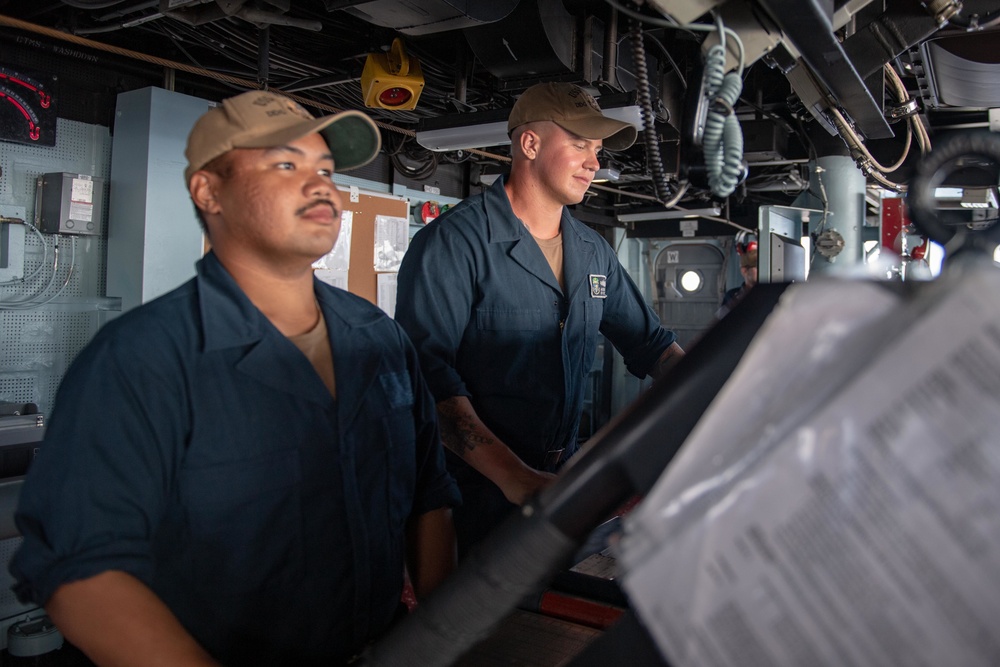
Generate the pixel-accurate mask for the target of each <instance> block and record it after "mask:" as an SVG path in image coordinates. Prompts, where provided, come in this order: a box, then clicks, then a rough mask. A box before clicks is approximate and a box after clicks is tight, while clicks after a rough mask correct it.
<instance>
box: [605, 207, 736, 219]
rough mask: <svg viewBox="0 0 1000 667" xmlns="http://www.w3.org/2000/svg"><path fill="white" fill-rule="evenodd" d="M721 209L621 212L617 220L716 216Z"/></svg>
mask: <svg viewBox="0 0 1000 667" xmlns="http://www.w3.org/2000/svg"><path fill="white" fill-rule="evenodd" d="M720 213H722V209H721V208H720V207H718V206H712V207H710V208H672V209H664V210H662V211H648V212H646V213H623V214H622V215H619V216H618V222H651V221H656V220H676V219H677V218H700V217H702V216H709V217H713V218H715V217H718V216H719V214H720Z"/></svg>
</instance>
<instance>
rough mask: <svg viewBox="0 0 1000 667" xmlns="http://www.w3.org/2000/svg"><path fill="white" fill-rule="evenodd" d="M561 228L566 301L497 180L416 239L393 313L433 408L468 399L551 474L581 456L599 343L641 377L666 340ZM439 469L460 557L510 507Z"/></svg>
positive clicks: (606, 267) (467, 479)
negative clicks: (454, 500) (457, 498)
mask: <svg viewBox="0 0 1000 667" xmlns="http://www.w3.org/2000/svg"><path fill="white" fill-rule="evenodd" d="M561 227H562V239H563V256H564V278H565V284H566V291H565V292H564V291H563V290H562V289H561V288H560V286H559V284H558V282H556V278H555V276H554V274H553V272H552V269H551V268H550V267H549V264H548V263H547V262H546V259H545V257H544V255H543V254H542V251H541V250H540V248H539V246H538V244H537V243H535V241H534V240H533V239H532V237H531V235H530V233H529V232H528V230H527V229H526V228H525V226H524V225H523V224H522V223H521V221H520V220H519V219H518V218H517V217H516V216H515V215H514V213H513V211H512V210H511V205H510V202H509V201H508V198H507V195H506V193H505V191H504V181H503V179H502V178H501V179H497V181H496V182H495V183H494V184H493V185H492V186H491V187H490V188H489V189H488V190H486V191H485V192H484V193H483V194H482V195H479V196H475V197H471V198H469V199H467V200H465V201H463V202H462V203H460V204H459V205H458V206H456V207H454V208H452V209H450V210H449V211H448V212H447V213H445V214H444V215H442V216H441V217H439V218H437V219H436V220H434V221H433V222H432V223H430V224H429V225H428V226H427V227H425V228H424V229H421V230H420V231H419V232H417V234H416V236H415V237H414V238H413V242H412V244H411V246H410V248H409V249H408V250H407V254H406V256H405V257H404V259H403V264H402V266H401V267H400V272H399V280H398V290H399V291H398V296H397V305H396V320H397V321H398V322H399V323H400V324H401V325H402V326H403V327H404V328H405V329H406V331H407V333H408V334H409V335H410V338H411V339H412V340H413V342H414V344H415V345H416V347H417V351H418V353H419V355H420V363H421V368H422V369H423V371H424V376H425V378H426V380H427V383H428V386H430V388H431V392H432V393H433V394H434V398H435V400H437V401H439V402H440V401H442V400H445V399H447V398H449V397H453V396H467V397H469V399H470V401H471V402H472V405H473V407H474V408H475V411H476V413H477V414H478V415H479V417H480V418H481V419H482V420H483V422H484V423H485V424H486V426H488V427H489V428H490V430H492V431H493V433H495V434H496V435H497V436H498V437H499V438H500V440H501V441H502V442H503V443H505V444H506V445H507V446H508V447H510V449H511V450H512V451H513V452H514V453H515V454H516V455H517V456H518V457H520V458H521V460H523V461H524V462H525V463H526V464H528V465H529V466H531V467H533V468H536V469H539V470H549V471H552V470H555V469H556V467H557V466H558V464H559V463H561V462H562V461H565V460H566V458H567V457H568V456H570V455H571V454H572V453H573V452H574V451H575V450H576V448H577V442H576V438H577V430H578V427H579V423H580V414H581V408H582V405H583V399H584V391H585V382H586V380H587V377H588V373H589V371H590V368H591V366H592V364H593V361H594V354H595V352H596V348H597V342H598V339H597V336H598V333H601V334H603V335H604V336H605V337H607V339H608V340H609V341H611V343H612V344H613V345H614V346H615V348H616V349H617V350H618V351H619V352H620V353H621V354H622V355H623V357H624V359H625V364H626V366H627V368H628V369H629V371H630V372H632V373H633V374H635V375H636V376H638V377H644V376H645V375H646V374H647V373H648V372H649V371H650V369H651V368H652V367H653V366H654V364H656V362H657V360H658V359H660V357H661V355H662V354H663V353H664V350H666V348H668V347H669V346H670V345H671V344H672V343H673V342H674V341H675V340H676V335H675V334H674V333H673V332H671V331H668V330H666V329H664V328H663V327H661V326H660V322H659V320H658V318H657V316H656V314H655V313H654V312H653V311H652V310H651V309H650V307H649V306H648V305H647V304H646V303H645V301H644V300H643V298H642V295H641V294H640V292H639V290H638V288H637V287H636V285H635V283H634V282H633V281H632V280H631V279H630V278H629V276H628V275H627V273H626V272H625V270H624V268H623V267H622V266H621V264H620V262H619V261H618V258H617V256H616V255H615V253H614V251H613V250H612V248H611V247H610V245H609V244H608V243H607V242H606V241H605V240H604V239H603V238H602V237H601V236H600V235H599V234H597V232H595V231H594V230H592V229H590V228H588V227H586V226H585V225H584V224H582V223H581V222H579V221H578V220H576V219H574V218H573V217H572V216H571V215H570V214H569V212H568V210H566V209H563V217H562V223H561ZM442 428H443V426H442ZM446 458H447V461H448V467H449V470H450V471H451V472H452V474H453V475H454V476H455V478H456V480H457V481H458V483H459V488H460V489H461V491H462V498H463V501H462V507H460V508H457V509H456V510H455V513H454V519H455V528H456V532H457V534H458V540H459V549H460V552H464V551H465V550H466V549H467V548H468V546H471V544H472V543H475V542H477V541H478V540H479V539H481V538H482V537H483V536H484V535H485V534H486V533H487V532H489V530H490V529H492V528H493V527H494V526H495V525H496V524H497V523H498V522H499V521H500V520H502V518H503V517H504V516H505V515H506V514H507V513H508V512H509V511H510V510H511V509H512V508H513V507H514V505H512V504H511V503H509V502H507V500H506V499H505V497H504V494H503V493H502V492H501V491H500V490H499V489H498V488H497V486H496V485H495V484H493V483H492V482H490V481H489V480H488V479H487V478H486V477H484V476H483V475H481V474H480V473H478V472H477V471H475V470H473V469H472V468H471V467H470V466H469V465H467V464H466V463H465V462H463V461H462V459H461V458H459V457H458V456H456V455H455V454H453V453H452V452H451V451H447V452H446Z"/></svg>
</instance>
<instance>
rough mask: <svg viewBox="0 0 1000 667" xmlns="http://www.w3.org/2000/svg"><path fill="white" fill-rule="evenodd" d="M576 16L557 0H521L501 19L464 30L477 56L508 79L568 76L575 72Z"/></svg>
mask: <svg viewBox="0 0 1000 667" xmlns="http://www.w3.org/2000/svg"><path fill="white" fill-rule="evenodd" d="M576 33H577V26H576V19H575V18H574V17H573V16H572V15H571V14H570V13H569V12H567V11H566V8H565V7H564V6H563V4H562V2H560V0H538V2H522V3H521V4H520V5H518V7H517V9H515V10H514V11H513V12H511V13H510V14H509V15H508V16H507V17H506V18H505V19H504V20H502V21H498V22H496V23H492V24H490V25H488V26H482V27H479V28H472V29H468V30H466V31H465V37H466V39H467V40H468V42H469V46H470V47H471V48H472V51H473V53H475V54H476V58H478V59H479V61H480V62H481V63H482V64H483V66H484V67H486V69H488V70H489V71H490V73H491V74H493V75H494V76H496V77H497V78H499V79H501V80H504V81H508V80H514V79H523V80H527V81H531V80H533V79H539V78H542V77H548V78H550V79H551V78H555V79H558V78H560V77H561V78H569V75H571V74H573V73H574V72H575V71H576V67H575V62H576V58H575V55H576V44H575V35H576Z"/></svg>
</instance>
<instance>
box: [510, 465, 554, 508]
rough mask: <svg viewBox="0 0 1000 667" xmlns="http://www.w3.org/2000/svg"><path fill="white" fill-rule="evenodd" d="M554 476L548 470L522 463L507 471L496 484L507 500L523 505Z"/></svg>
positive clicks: (549, 482) (550, 481)
mask: <svg viewBox="0 0 1000 667" xmlns="http://www.w3.org/2000/svg"><path fill="white" fill-rule="evenodd" d="M555 478H556V476H555V475H553V474H552V473H550V472H543V471H541V470H535V469H534V468H531V467H529V466H527V465H524V464H522V466H521V469H519V470H514V471H512V472H511V473H509V474H508V476H507V478H506V479H504V480H503V482H502V483H500V484H498V486H499V487H500V490H501V491H503V495H504V496H506V498H507V500H509V501H510V502H512V503H514V504H515V505H523V504H524V503H526V502H528V499H529V498H531V497H532V496H533V495H535V494H536V493H538V492H539V491H541V490H542V489H544V488H545V487H547V486H548V485H549V484H551V483H552V482H553V480H555Z"/></svg>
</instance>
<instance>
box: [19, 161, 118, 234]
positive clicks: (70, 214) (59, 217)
mask: <svg viewBox="0 0 1000 667" xmlns="http://www.w3.org/2000/svg"><path fill="white" fill-rule="evenodd" d="M36 186H37V187H36V190H35V224H36V226H37V227H38V228H39V229H40V230H42V231H43V232H46V233H48V234H90V235H99V234H100V233H101V231H102V230H101V225H102V222H103V220H104V179H103V178H99V177H95V176H87V175H85V174H69V173H65V172H56V173H52V174H42V175H41V176H39V177H38V180H37V181H36Z"/></svg>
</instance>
